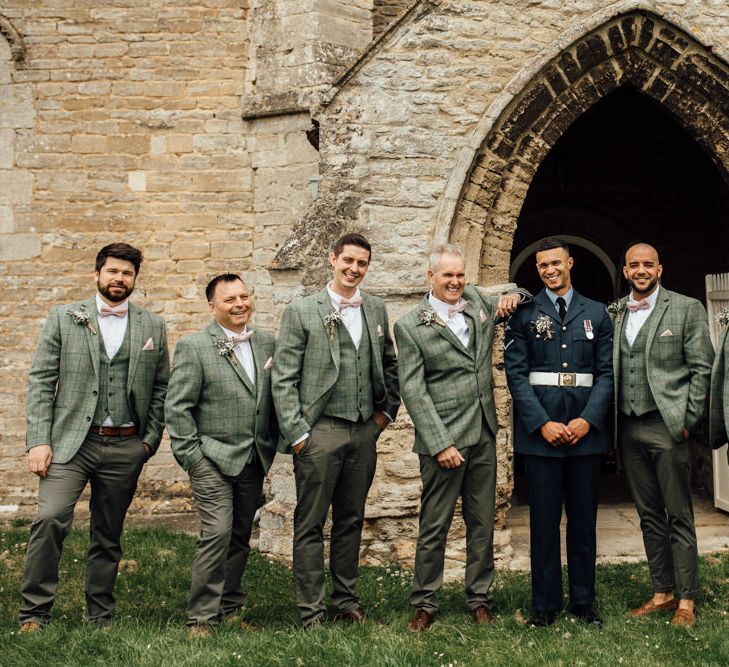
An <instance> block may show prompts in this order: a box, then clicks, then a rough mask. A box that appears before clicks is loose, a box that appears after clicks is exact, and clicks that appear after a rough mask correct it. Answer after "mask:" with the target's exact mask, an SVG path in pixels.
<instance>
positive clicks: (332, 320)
mask: <svg viewBox="0 0 729 667" xmlns="http://www.w3.org/2000/svg"><path fill="white" fill-rule="evenodd" d="M341 322H342V313H341V311H339V310H330V311H329V314H328V315H327V316H326V317H325V318H324V324H326V325H327V331H328V332H329V344H330V345H331V344H332V343H333V342H334V334H336V333H337V327H338V326H339V325H340V324H341Z"/></svg>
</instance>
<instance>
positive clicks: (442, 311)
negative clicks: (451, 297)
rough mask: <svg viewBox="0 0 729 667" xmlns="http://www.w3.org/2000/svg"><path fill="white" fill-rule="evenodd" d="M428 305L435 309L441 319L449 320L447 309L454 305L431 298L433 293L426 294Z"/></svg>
mask: <svg viewBox="0 0 729 667" xmlns="http://www.w3.org/2000/svg"><path fill="white" fill-rule="evenodd" d="M461 298H463V297H461ZM428 303H430V305H431V306H433V308H435V310H436V312H437V313H438V315H440V316H441V317H442V318H443V319H445V320H448V319H450V317H449V316H448V309H449V308H450V307H451V306H453V305H455V304H452V303H448V302H447V301H441V300H440V299H439V298H437V297H435V296H433V292H428ZM459 314H461V313H459Z"/></svg>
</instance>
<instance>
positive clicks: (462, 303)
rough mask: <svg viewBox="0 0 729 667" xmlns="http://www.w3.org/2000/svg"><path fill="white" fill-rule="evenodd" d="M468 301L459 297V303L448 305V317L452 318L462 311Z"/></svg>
mask: <svg viewBox="0 0 729 667" xmlns="http://www.w3.org/2000/svg"><path fill="white" fill-rule="evenodd" d="M467 303H468V302H467V301H465V300H463V299H459V301H458V303H457V304H455V305H454V306H448V317H449V318H451V317H453V316H454V315H456V314H457V313H462V312H463V309H464V308H465V307H466V304H467Z"/></svg>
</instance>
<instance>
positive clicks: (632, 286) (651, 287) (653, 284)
mask: <svg viewBox="0 0 729 667" xmlns="http://www.w3.org/2000/svg"><path fill="white" fill-rule="evenodd" d="M628 284H629V285H630V289H631V290H633V294H641V295H643V294H651V293H652V292H653V290H654V289H655V288H656V285H658V278H654V279H653V280H651V281H650V282H649V283H648V287H646V288H645V289H638V287H636V285H635V283H634V282H633V281H632V280H628Z"/></svg>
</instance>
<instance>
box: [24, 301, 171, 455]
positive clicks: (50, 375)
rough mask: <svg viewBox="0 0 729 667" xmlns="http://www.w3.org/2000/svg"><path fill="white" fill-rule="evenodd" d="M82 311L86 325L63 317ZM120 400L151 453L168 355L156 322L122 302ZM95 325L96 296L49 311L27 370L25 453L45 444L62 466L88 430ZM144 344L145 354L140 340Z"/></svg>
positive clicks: (96, 351) (93, 398)
mask: <svg viewBox="0 0 729 667" xmlns="http://www.w3.org/2000/svg"><path fill="white" fill-rule="evenodd" d="M82 307H83V308H85V309H86V311H88V313H89V317H90V324H91V326H92V327H93V329H94V331H95V332H96V333H95V334H94V333H92V331H91V329H90V328H89V327H88V326H85V325H82V324H77V323H76V322H74V320H73V319H72V318H71V317H70V315H69V314H68V313H69V312H71V311H78V310H80V309H81V308H82ZM128 317H129V320H128V324H127V326H128V327H129V344H130V358H129V373H128V375H127V380H126V392H127V401H128V404H129V406H130V407H131V408H132V409H133V411H134V414H135V415H136V416H137V418H138V420H139V423H138V424H137V427H138V430H139V437H140V439H141V440H142V441H143V442H146V443H147V444H148V445H149V446H150V447H151V449H152V451H153V452H154V451H156V450H157V447H159V442H160V440H161V438H162V430H163V429H164V403H165V392H166V391H167V380H168V378H169V354H168V351H167V334H166V332H165V323H164V320H163V319H162V318H161V317H159V316H158V315H154V314H153V313H150V312H149V311H147V310H144V309H143V308H140V307H139V306H135V305H134V304H133V303H130V304H129V315H128ZM100 337H101V333H100V332H99V323H98V319H97V311H96V297H91V298H90V299H88V300H86V301H80V302H77V303H71V304H68V305H65V306H55V307H53V308H51V310H50V312H49V314H48V320H47V321H46V324H45V327H44V328H43V333H41V336H40V340H39V341H38V347H37V348H36V352H35V357H34V358H33V365H32V366H31V369H30V377H29V384H28V398H27V401H26V421H27V434H26V450H28V449H30V448H31V447H36V446H38V445H50V446H51V449H52V450H53V460H54V461H55V462H57V463H67V462H68V461H70V460H71V459H72V458H73V456H74V455H75V454H76V452H77V451H78V449H79V447H80V446H81V443H82V442H83V441H84V439H85V438H86V435H87V434H88V432H89V427H90V426H91V424H92V423H93V417H94V414H95V412H96V404H97V402H98V400H99V358H100ZM150 338H151V339H152V344H151V349H146V350H145V349H142V348H144V347H149V345H148V341H149V339H150Z"/></svg>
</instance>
